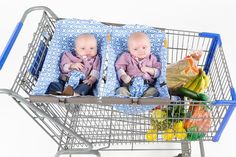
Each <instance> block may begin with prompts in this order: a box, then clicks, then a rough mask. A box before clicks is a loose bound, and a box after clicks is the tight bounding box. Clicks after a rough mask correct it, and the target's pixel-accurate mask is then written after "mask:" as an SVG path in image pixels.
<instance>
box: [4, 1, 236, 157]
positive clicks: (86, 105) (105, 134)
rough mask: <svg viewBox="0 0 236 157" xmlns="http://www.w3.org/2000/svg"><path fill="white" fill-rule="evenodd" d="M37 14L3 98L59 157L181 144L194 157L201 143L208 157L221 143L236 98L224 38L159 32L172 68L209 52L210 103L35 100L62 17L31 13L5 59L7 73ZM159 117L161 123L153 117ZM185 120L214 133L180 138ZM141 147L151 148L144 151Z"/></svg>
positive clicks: (185, 154)
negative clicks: (207, 146)
mask: <svg viewBox="0 0 236 157" xmlns="http://www.w3.org/2000/svg"><path fill="white" fill-rule="evenodd" d="M36 10H42V11H43V15H42V18H41V20H40V22H39V25H38V28H37V30H36V32H35V34H34V36H33V39H32V41H31V43H30V44H29V48H28V51H27V53H26V54H25V56H24V59H23V63H22V65H21V67H20V70H19V73H18V75H17V77H16V79H15V82H14V83H13V85H12V87H11V89H9V90H8V89H0V93H1V94H8V95H10V96H11V97H12V98H13V99H14V100H15V101H16V103H18V104H19V105H20V106H21V107H22V108H23V109H24V110H25V111H26V113H27V114H28V115H29V116H30V117H31V118H32V119H33V120H34V121H35V122H36V123H37V124H38V125H39V126H40V127H41V128H42V129H43V130H44V131H45V132H46V133H47V134H48V135H49V136H50V137H51V138H52V140H54V141H55V142H56V143H57V144H58V152H57V153H56V155H55V156H60V155H62V154H68V155H72V154H93V155H96V156H100V151H112V150H113V151H114V150H115V151H116V150H123V151H127V150H154V149H155V150H167V151H169V150H171V149H170V148H168V149H163V148H161V149H158V148H159V147H158V145H160V144H161V143H177V144H180V148H178V149H175V150H179V151H181V152H179V153H180V154H179V155H178V156H183V157H189V156H191V142H192V141H198V142H199V144H200V154H201V156H202V157H203V156H205V154H204V147H203V141H214V142H216V141H218V140H219V139H220V136H221V134H222V132H223V130H224V128H225V126H226V124H227V122H228V120H229V118H230V116H231V114H232V112H233V110H234V105H235V104H236V101H235V100H236V95H235V90H234V88H233V86H232V82H231V78H230V75H229V70H228V67H227V64H226V60H225V56H224V52H223V48H222V43H221V39H220V35H219V34H214V33H199V32H192V31H181V30H172V29H161V28H159V29H161V30H162V31H163V32H165V34H166V38H167V41H168V47H167V52H168V64H171V63H176V62H177V61H178V60H180V59H183V58H184V57H185V56H186V55H187V53H188V52H189V50H200V51H203V52H204V54H203V57H202V59H201V60H200V62H199V63H198V66H199V67H202V68H203V69H204V71H205V72H206V73H207V75H208V77H209V78H210V80H211V81H210V84H209V86H208V88H207V90H206V92H207V93H210V94H209V101H202V102H199V101H192V100H187V99H184V100H178V101H174V100H171V99H169V100H165V99H164V100H163V99H158V98H146V99H144V98H126V99H121V98H113V97H92V96H87V97H86V96H85V97H71V98H66V97H53V96H32V95H30V93H31V91H32V89H33V87H34V86H35V84H36V81H37V76H38V74H39V71H40V70H41V69H40V68H41V67H40V66H42V63H43V62H44V59H45V55H46V53H47V50H48V47H49V45H50V40H51V39H52V36H53V35H54V31H55V22H56V21H58V20H60V18H58V17H57V16H56V14H54V13H53V12H52V11H51V10H50V9H49V8H47V7H43V6H40V7H32V8H29V9H28V10H26V11H25V13H24V15H23V17H22V19H21V21H20V22H19V23H18V25H17V26H16V29H15V31H14V32H13V35H12V37H11V38H10V40H9V42H8V44H7V46H6V48H5V50H4V52H3V54H2V56H1V58H0V59H1V60H0V66H1V68H2V66H3V65H4V62H5V60H6V58H7V56H8V54H9V52H10V50H11V48H12V46H13V45H14V42H15V40H16V39H17V36H18V34H19V33H20V30H21V28H22V26H23V23H24V21H25V19H26V17H27V15H28V14H29V13H30V12H32V11H36ZM105 24H107V25H119V24H111V23H105ZM39 52H40V53H39ZM35 57H38V58H39V59H38V61H39V62H38V66H37V67H35V69H36V70H35V73H34V75H33V74H32V73H29V71H28V69H29V68H30V66H31V63H32V62H33V60H34V58H35ZM35 74H36V75H35ZM113 104H132V105H148V104H156V105H158V107H157V108H156V109H153V110H152V111H149V112H145V113H138V114H127V113H122V112H119V111H118V110H115V109H114V107H113V106H114V105H113ZM203 108H205V111H200V110H204V109H203ZM194 110H195V111H196V112H199V115H198V116H196V117H193V116H189V114H190V115H193V114H194V113H193V112H195V111H194ZM206 110H207V112H206ZM164 111H165V112H164ZM155 112H156V114H157V116H156V119H155V118H153V115H154V113H155ZM157 112H159V113H157ZM162 113H163V114H162ZM164 113H165V114H164ZM171 113H174V116H173V114H172V116H171ZM182 113H184V114H182ZM163 115H165V116H163ZM169 115H170V116H169ZM181 121H182V122H188V123H197V122H194V121H198V123H201V124H202V125H206V124H207V125H208V129H205V130H204V127H205V126H202V127H203V128H202V129H196V130H194V128H192V129H193V130H184V131H183V130H180V131H178V130H175V133H174V132H173V129H170V128H174V127H177V126H178V124H179V125H182V124H180V123H178V122H181ZM157 123H158V124H157ZM153 124H156V127H152V126H153ZM190 125H191V124H190ZM164 128H169V131H164V130H165V129H164ZM202 130H204V131H202ZM150 139H151V140H150ZM121 144H122V145H125V148H121V147H119V146H120V145H121ZM140 144H141V145H142V144H145V145H142V146H140ZM154 144H156V145H155V148H154V147H149V145H154Z"/></svg>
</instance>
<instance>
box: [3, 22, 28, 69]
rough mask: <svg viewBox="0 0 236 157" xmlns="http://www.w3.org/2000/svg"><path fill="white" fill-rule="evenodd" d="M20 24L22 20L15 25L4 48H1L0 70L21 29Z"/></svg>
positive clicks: (21, 24)
mask: <svg viewBox="0 0 236 157" xmlns="http://www.w3.org/2000/svg"><path fill="white" fill-rule="evenodd" d="M22 26H23V22H19V23H18V24H17V25H16V27H15V30H14V32H13V33H12V35H11V38H10V39H9V41H8V43H7V45H6V47H5V49H4V50H3V52H2V55H1V57H0V70H1V69H2V67H3V65H4V63H5V61H6V59H7V57H8V55H9V53H10V52H11V48H12V47H13V45H14V43H15V41H16V39H17V37H18V35H19V33H20V31H21V28H22Z"/></svg>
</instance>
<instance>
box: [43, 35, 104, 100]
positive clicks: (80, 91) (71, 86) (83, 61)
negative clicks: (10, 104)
mask: <svg viewBox="0 0 236 157" xmlns="http://www.w3.org/2000/svg"><path fill="white" fill-rule="evenodd" d="M60 70H61V76H60V78H59V82H61V81H60V80H64V81H65V82H66V83H64V85H65V87H64V90H63V89H62V90H63V92H62V95H67V96H72V95H75V96H77V95H87V94H88V93H89V92H90V91H91V89H92V86H93V84H94V83H95V82H96V80H97V79H98V77H99V70H100V58H99V56H98V55H97V41H96V38H95V37H94V36H93V35H91V34H82V35H80V36H78V37H77V38H76V39H75V51H74V52H65V53H64V54H63V55H62V58H61V63H60ZM53 83H54V84H53ZM53 83H51V84H50V85H49V88H48V91H49V90H50V89H52V88H56V89H58V88H59V85H58V84H55V82H53ZM60 87H61V85H60ZM60 90H61V89H60ZM60 90H59V92H60ZM48 91H47V92H48ZM48 93H52V92H50V91H49V92H48ZM54 93H55V92H54Z"/></svg>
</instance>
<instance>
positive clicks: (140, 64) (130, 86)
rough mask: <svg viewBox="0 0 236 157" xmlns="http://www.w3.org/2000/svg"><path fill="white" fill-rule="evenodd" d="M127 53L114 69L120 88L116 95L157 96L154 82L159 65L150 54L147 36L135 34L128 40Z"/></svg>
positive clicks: (140, 33)
mask: <svg viewBox="0 0 236 157" xmlns="http://www.w3.org/2000/svg"><path fill="white" fill-rule="evenodd" d="M128 50H129V53H128V52H125V53H123V54H122V55H121V56H120V57H119V58H118V59H117V61H116V63H115V67H116V70H117V75H118V78H119V80H121V87H120V88H118V89H117V91H116V94H117V95H122V96H134V97H148V96H158V94H159V92H158V91H157V89H156V88H155V87H154V80H155V79H156V78H157V77H159V75H160V68H161V64H160V62H158V60H157V58H156V57H155V56H154V55H153V54H151V53H150V50H151V44H150V41H149V38H148V36H147V35H146V34H145V33H142V32H135V33H133V34H131V35H130V37H129V38H128Z"/></svg>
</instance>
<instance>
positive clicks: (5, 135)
mask: <svg viewBox="0 0 236 157" xmlns="http://www.w3.org/2000/svg"><path fill="white" fill-rule="evenodd" d="M36 5H46V6H48V7H49V8H51V9H52V10H53V11H55V13H56V14H57V15H58V16H59V17H70V18H73V17H74V18H82V19H95V20H98V21H105V22H114V23H130V24H146V25H151V26H158V27H164V28H174V29H181V30H192V31H202V32H203V31H205V32H216V33H220V34H221V37H222V41H223V48H224V51H225V55H226V59H227V63H228V66H229V69H230V74H231V78H232V80H233V84H234V87H235V86H236V82H235V80H236V70H235V68H234V67H235V65H236V63H235V60H236V46H235V43H236V40H235V37H236V29H235V28H236V23H235V17H236V10H235V6H236V5H235V2H234V0H228V1H223V0H222V1H220V0H207V1H206V0H198V1H191V0H179V1H176V0H173V1H170V0H165V1H164V0H163V1H157V0H146V1H143V0H130V1H126V0H119V1H110V0H100V1H92V0H87V1H84V0H68V1H56V0H51V1H47V0H22V1H18V0H7V1H0V51H2V50H3V49H4V46H5V44H6V42H7V40H8V38H9V37H10V34H11V32H12V31H13V30H14V27H15V25H16V23H17V22H18V21H19V20H20V18H21V16H22V14H23V12H24V11H25V10H26V9H27V8H29V7H31V6H36ZM37 17H39V12H35V13H32V15H30V16H29V18H28V19H27V20H26V22H25V24H24V26H23V29H22V31H21V33H20V36H19V38H18V39H17V42H16V44H15V46H14V48H13V49H12V52H11V54H10V55H9V57H8V60H7V62H6V64H5V66H4V68H3V69H2V71H0V88H10V87H11V85H12V83H13V82H14V79H15V77H16V74H17V72H18V70H19V66H20V64H21V61H22V57H23V55H24V52H26V49H27V44H28V43H29V42H30V41H31V38H32V32H33V31H34V30H35V27H36V25H37V20H35V19H37ZM0 106H1V108H0V151H1V155H0V156H2V157H32V156H34V157H52V156H54V154H55V153H56V151H57V146H56V144H55V143H54V142H53V141H52V140H51V139H50V138H49V137H48V135H47V134H46V133H44V131H43V130H42V129H41V128H40V127H39V126H38V125H37V124H36V123H35V122H34V121H33V120H32V119H31V118H30V117H29V116H28V115H27V114H26V113H25V112H24V111H23V110H22V109H21V108H20V107H19V106H17V104H16V103H15V102H14V101H13V100H12V99H10V97H8V96H5V95H0ZM235 119H236V112H234V113H233V115H232V117H231V119H230V121H229V123H228V125H227V127H226V128H225V131H224V132H223V135H222V137H221V139H220V141H219V142H218V143H213V142H207V143H205V153H206V156H207V157H213V156H214V157H222V156H227V157H234V156H236V155H235V141H236V134H235V133H236V125H235ZM177 154H178V153H172V152H151V151H150V152H139V151H138V152H102V156H103V157H108V156H109V157H110V156H112V157H118V156H124V157H125V156H135V157H141V156H148V157H170V156H174V155H177ZM81 156H87V155H81ZM192 156H193V157H199V156H200V155H199V147H198V143H193V144H192Z"/></svg>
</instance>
